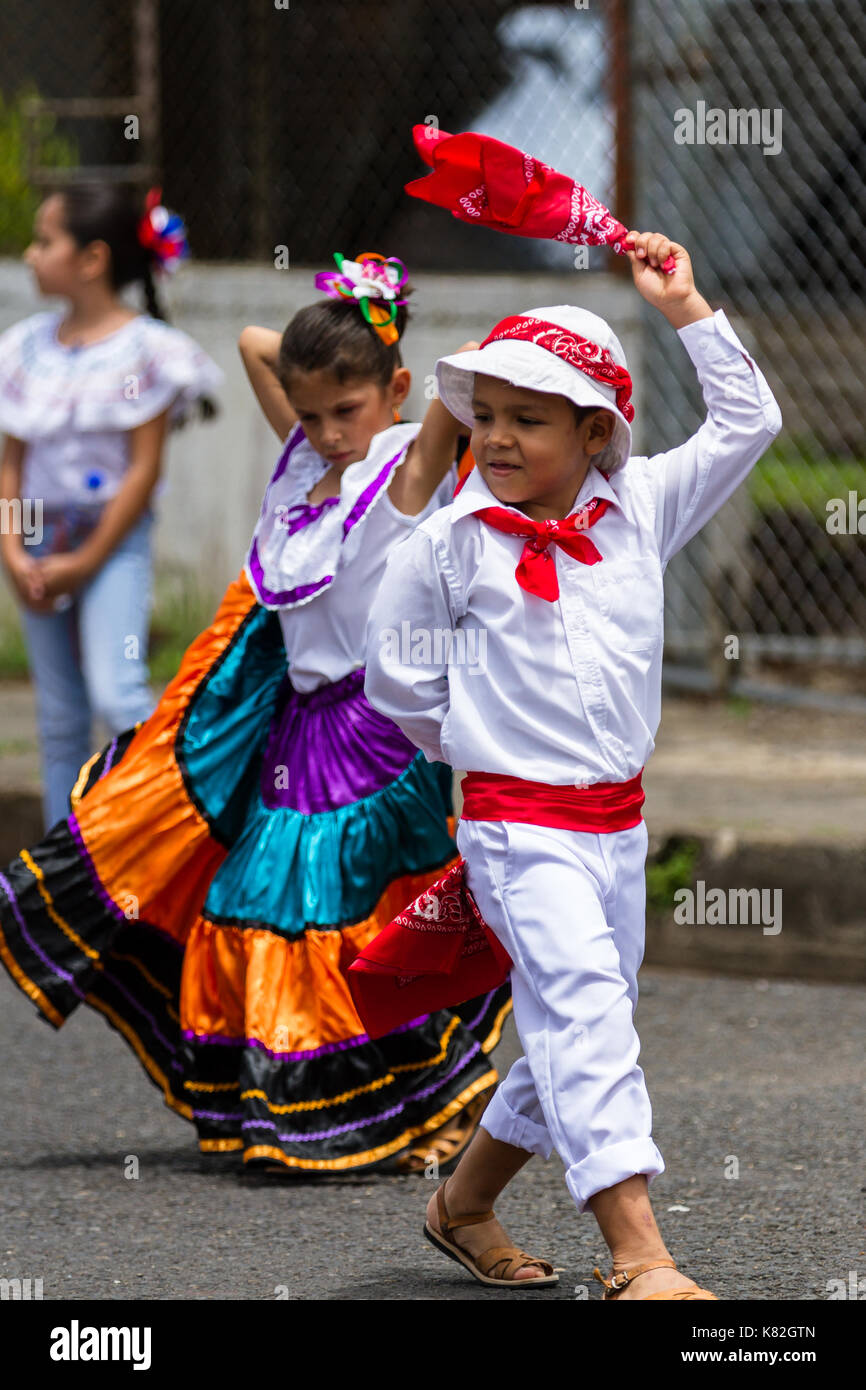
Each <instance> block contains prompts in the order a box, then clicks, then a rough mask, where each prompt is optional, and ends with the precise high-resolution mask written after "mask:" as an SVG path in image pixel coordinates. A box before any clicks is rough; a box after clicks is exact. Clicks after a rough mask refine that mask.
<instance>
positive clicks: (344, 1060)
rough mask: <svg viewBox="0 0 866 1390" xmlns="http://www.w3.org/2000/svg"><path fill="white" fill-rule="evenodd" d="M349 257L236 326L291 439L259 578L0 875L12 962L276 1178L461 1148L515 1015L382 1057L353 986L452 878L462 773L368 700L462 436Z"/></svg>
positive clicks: (214, 1139) (257, 539) (242, 581)
mask: <svg viewBox="0 0 866 1390" xmlns="http://www.w3.org/2000/svg"><path fill="white" fill-rule="evenodd" d="M337 259H338V261H340V262H341V263H342V270H341V272H340V273H339V274H336V273H328V272H325V273H323V274H322V275H321V276H319V277H318V278H317V283H318V285H319V287H320V288H322V289H324V290H325V291H326V293H327V294H328V296H329V297H328V298H327V299H324V300H320V301H319V302H318V303H317V304H314V305H311V306H309V307H307V308H305V309H302V310H300V311H299V313H297V314H296V315H295V317H294V318H293V319H292V321H291V323H290V324H289V326H288V328H287V329H286V331H285V333H284V334H283V335H282V340H281V339H280V335H279V334H275V333H269V332H268V331H267V330H264V329H258V328H249V329H245V330H244V333H243V334H242V335H241V339H240V347H241V352H242V356H243V358H244V361H245V362H246V364H247V368H248V371H249V374H250V377H251V380H252V383H253V385H254V387H255V390H256V393H257V395H258V397H259V400H260V401H261V403H262V407H263V409H264V411H265V413H266V415H267V417H268V419H269V420H270V422H271V424H272V425H273V427H274V429H275V430H276V432H277V434H278V435H279V436H280V438H281V440H284V441H285V443H284V447H283V449H282V452H281V454H280V457H279V461H278V462H277V465H276V468H275V470H274V474H273V477H272V479H271V482H270V484H269V486H268V489H267V492H266V495H265V498H264V502H263V504H262V509H261V515H260V518H259V521H258V524H257V526H256V529H255V534H254V536H253V539H252V543H251V545H250V548H249V553H248V555H247V559H246V563H245V566H244V571H243V572H242V574H241V575H240V576H239V577H238V579H237V580H236V581H235V582H234V583H233V584H231V585H230V587H229V589H228V591H227V593H226V595H225V597H224V599H223V601H222V603H221V605H220V607H219V610H218V612H217V614H216V617H215V619H214V622H213V624H212V625H211V627H210V628H208V629H207V630H206V631H205V632H203V633H202V634H201V635H200V636H199V637H198V638H197V639H196V641H195V642H194V643H193V644H192V646H191V647H190V648H189V650H188V651H187V653H186V655H185V657H184V660H183V663H182V665H181V667H180V670H179V671H178V674H177V676H176V677H175V679H174V680H173V681H172V682H171V684H170V685H169V686H168V688H167V690H166V691H165V694H164V695H163V698H162V699H161V700H160V702H159V704H158V706H157V708H156V710H155V711H154V713H153V715H152V716H151V717H150V718H149V719H148V720H147V721H146V722H145V723H144V724H142V725H141V726H139V728H138V729H137V731H135V730H130V731H128V732H127V733H126V734H124V736H123V737H122V738H121V739H120V740H118V741H117V742H116V743H114V744H112V746H111V747H110V748H109V749H108V750H106V751H105V752H104V753H103V754H101V755H100V756H99V757H98V758H97V759H96V760H95V761H94V762H93V764H92V765H91V766H89V767H88V768H85V769H84V771H83V772H82V776H81V778H80V779H79V783H78V785H77V787H76V788H75V790H74V793H73V798H72V801H73V814H72V815H70V816H69V817H68V819H66V820H64V821H62V822H60V824H58V825H57V826H55V827H54V829H53V830H52V832H51V834H50V835H49V836H48V837H47V838H46V839H45V840H44V841H43V842H42V843H41V844H40V845H39V846H37V847H36V848H35V849H32V850H29V851H28V850H24V851H22V852H21V854H20V856H19V857H18V859H16V860H15V861H14V863H13V864H12V865H10V866H9V867H8V869H7V870H6V873H5V874H3V875H0V928H2V938H0V955H2V958H3V960H4V962H5V964H6V966H7V968H8V969H9V971H10V973H11V974H12V976H13V978H14V979H15V980H16V981H17V983H18V984H19V985H20V986H21V988H22V989H23V990H25V991H26V993H27V994H28V995H29V996H30V997H31V999H33V1001H34V1003H36V1005H37V1006H38V1007H39V1008H40V1010H41V1011H42V1013H43V1014H44V1015H45V1017H46V1018H48V1019H49V1020H50V1021H51V1022H53V1023H54V1024H55V1025H56V1026H58V1027H59V1026H60V1025H61V1024H62V1023H63V1021H64V1019H65V1018H66V1016H67V1015H68V1014H69V1013H70V1012H71V1010H72V1009H73V1008H75V1006H76V1005H77V1004H78V1003H80V1002H81V1001H82V1000H84V1001H85V1002H86V1003H88V1004H90V1005H91V1006H92V1007H94V1008H96V1009H98V1010H99V1011H100V1012H102V1013H103V1014H104V1016H105V1017H106V1018H107V1019H108V1021H109V1023H111V1024H112V1025H113V1026H114V1027H116V1028H118V1029H119V1030H120V1032H121V1033H123V1035H124V1036H125V1037H126V1039H127V1041H128V1042H129V1043H130V1044H131V1046H132V1047H133V1048H134V1049H135V1051H136V1054H137V1055H138V1057H139V1059H140V1060H141V1062H142V1063H143V1065H144V1066H145V1068H146V1069H147V1071H148V1073H149V1075H150V1076H151V1077H152V1079H153V1080H154V1081H155V1082H156V1083H157V1085H159V1087H160V1088H161V1089H162V1091H163V1094H164V1096H165V1099H166V1102H167V1104H168V1105H169V1106H170V1107H171V1108H172V1109H173V1110H175V1111H176V1112H177V1113H178V1114H180V1115H183V1116H184V1117H185V1118H186V1119H189V1120H191V1121H192V1122H193V1123H194V1124H195V1125H196V1128H197V1130H198V1136H199V1145H200V1148H201V1150H202V1151H203V1152H205V1153H209V1154H215V1153H222V1154H226V1153H227V1154H242V1155H243V1159H244V1161H245V1162H246V1163H254V1164H258V1165H260V1166H265V1167H270V1166H273V1167H275V1168H276V1170H277V1171H278V1172H282V1173H285V1172H286V1171H287V1170H304V1171H307V1172H317V1171H323V1172H325V1171H339V1170H344V1169H357V1168H361V1167H367V1168H369V1167H371V1166H374V1165H377V1166H379V1165H386V1164H387V1165H391V1166H394V1165H396V1166H399V1167H401V1168H404V1169H409V1170H411V1169H413V1168H417V1167H419V1166H421V1167H423V1166H424V1162H425V1159H426V1156H427V1155H428V1154H429V1155H430V1156H431V1157H436V1158H438V1159H439V1160H440V1161H441V1160H443V1159H448V1158H453V1157H454V1156H456V1154H457V1153H458V1152H459V1151H460V1150H461V1148H462V1147H464V1146H465V1144H466V1143H467V1142H468V1140H469V1138H470V1137H471V1134H472V1132H473V1130H474V1126H475V1123H476V1122H477V1118H478V1114H479V1113H480V1110H481V1109H482V1108H483V1104H484V1102H485V1100H486V1098H487V1096H488V1095H489V1093H490V1091H491V1089H492V1087H493V1085H494V1084H495V1082H496V1079H497V1077H496V1072H495V1071H494V1070H493V1068H492V1067H491V1066H490V1063H489V1060H488V1057H487V1053H488V1052H489V1051H490V1049H491V1048H492V1047H493V1046H494V1044H495V1042H496V1041H497V1039H498V1036H499V1030H500V1026H501V1020H502V1017H503V1015H504V1013H505V1011H506V1009H507V1008H508V1007H509V1002H508V992H507V989H499V990H496V991H492V992H490V993H489V994H488V995H487V996H486V997H483V998H478V999H475V1000H474V1001H473V1002H472V1003H471V1004H469V1005H464V1006H463V1007H462V1008H460V1009H458V1010H456V1011H438V1012H434V1013H431V1014H428V1015H425V1016H419V1017H416V1018H414V1019H412V1021H411V1023H410V1025H409V1026H407V1027H405V1028H402V1029H399V1030H398V1031H396V1032H395V1033H393V1034H391V1035H390V1036H387V1037H384V1038H381V1039H380V1040H378V1041H376V1042H372V1041H370V1040H369V1038H368V1037H367V1036H366V1035H365V1033H364V1029H363V1027H362V1026H361V1024H360V1021H359V1019H358V1016H357V1013H356V1012H355V1009H354V1007H353V1004H352V1000H351V996H350V993H349V989H348V986H347V982H346V970H347V968H348V966H349V964H350V963H351V961H352V960H353V958H354V956H355V955H356V953H357V952H358V951H359V950H360V949H361V948H362V947H363V946H365V945H366V944H367V943H369V942H370V941H371V940H372V938H373V937H374V936H375V935H376V934H377V933H378V931H379V930H380V928H381V927H382V926H383V925H384V924H385V923H386V922H388V921H389V920H390V918H392V917H393V916H394V914H395V912H396V911H397V909H398V908H399V907H400V906H401V905H402V904H403V903H404V902H405V901H407V899H409V898H411V897H412V896H413V895H414V894H416V893H417V892H419V891H421V890H422V889H423V888H424V887H425V886H426V884H428V883H429V882H431V881H432V880H433V879H435V878H436V877H437V876H438V874H439V873H441V871H442V868H443V866H446V865H448V864H450V863H452V862H455V861H456V860H457V851H456V846H455V843H454V839H453V830H454V823H453V816H452V805H451V772H450V769H449V768H447V767H446V766H445V765H444V764H431V763H430V762H429V761H428V760H426V759H425V758H424V757H423V755H422V754H420V753H418V751H417V750H416V748H415V747H414V745H413V744H412V743H411V742H410V741H409V740H408V739H407V738H406V737H405V736H404V735H403V734H402V733H401V732H400V730H399V729H398V728H397V727H396V725H394V724H392V723H391V722H390V721H389V720H387V719H385V718H383V717H382V716H381V715H379V714H378V713H377V712H376V711H375V710H373V709H372V708H371V707H370V705H369V704H368V703H367V700H366V698H365V696H364V691H363V682H364V665H363V663H364V639H365V624H366V618H367V615H368V613H369V609H370V605H371V603H372V600H373V596H374V594H375V590H376V587H377V585H378V583H379V580H380V578H381V575H382V572H383V569H384V565H385V560H386V558H387V554H388V552H389V550H391V549H392V548H393V547H394V546H396V545H397V544H398V543H400V542H401V541H402V540H403V539H404V538H405V537H406V536H407V535H409V533H410V532H411V530H412V528H413V527H414V526H415V525H416V524H417V522H418V521H419V520H420V519H422V518H423V517H425V516H427V515H428V514H429V513H430V512H432V511H433V510H435V509H436V508H438V507H439V506H441V505H442V504H443V503H444V502H445V501H447V500H448V499H449V498H450V497H451V495H452V492H453V483H454V468H453V459H454V448H455V443H456V439H457V432H458V429H459V426H458V425H457V423H456V422H455V421H454V420H453V419H452V417H451V416H449V414H448V412H447V411H446V410H445V409H444V408H443V407H442V405H441V404H440V403H439V402H435V401H434V402H433V403H431V406H430V409H429V411H428V413H427V415H426V418H425V420H424V423H423V425H417V424H401V423H395V421H396V417H397V414H398V411H399V407H400V405H401V404H402V402H403V401H404V400H405V398H406V395H407V392H408V390H409V386H410V376H409V372H408V371H407V369H406V368H405V367H404V366H403V365H402V361H401V357H400V348H399V335H400V333H401V331H402V328H403V326H404V323H405V320H406V307H405V303H400V302H399V301H400V300H401V299H402V300H405V294H404V293H403V292H402V290H401V288H400V287H401V285H402V282H403V280H404V278H405V274H404V272H403V270H402V268H401V267H400V266H399V263H397V262H395V261H393V260H391V261H385V260H384V259H383V258H382V257H380V256H376V255H374V254H372V253H371V254H370V255H369V256H367V257H364V258H363V259H362V260H361V261H358V262H350V261H344V260H343V259H342V258H341V257H338V258H337ZM356 291H357V293H355V292H356ZM419 1150H420V1151H419ZM418 1151H419V1152H418Z"/></svg>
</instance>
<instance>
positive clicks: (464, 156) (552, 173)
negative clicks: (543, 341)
mask: <svg viewBox="0 0 866 1390" xmlns="http://www.w3.org/2000/svg"><path fill="white" fill-rule="evenodd" d="M412 136H413V139H414V141H415V148H416V149H417V151H418V153H419V154H420V156H421V158H422V159H423V160H424V163H425V164H429V165H430V167H431V168H432V170H433V173H432V174H428V175H427V176H426V177H425V178H423V179H413V181H412V182H411V183H407V184H406V185H405V188H406V192H407V193H411V195H412V197H413V198H423V199H424V201H425V202H428V203H435V204H436V205H437V207H441V208H447V209H448V210H449V212H451V213H452V214H453V215H454V216H455V217H458V218H459V219H460V220H461V222H475V223H477V224H478V225H479V226H482V227H492V228H494V230H495V231H497V232H508V233H510V235H512V236H528V237H540V238H542V239H544V240H546V241H567V242H571V243H573V244H574V245H578V246H610V247H612V249H613V250H614V251H617V252H619V253H620V254H621V255H622V254H624V251H625V248H624V246H623V239H624V238H625V237H626V236H628V231H627V228H625V227H624V226H623V224H622V223H621V222H618V221H617V219H616V218H615V217H614V216H613V214H612V213H611V212H610V211H609V210H608V209H607V208H606V207H605V206H604V204H603V203H600V202H599V201H598V199H597V198H594V197H593V196H592V194H591V193H590V192H588V191H587V189H585V188H584V187H583V185H582V184H579V183H576V182H575V181H574V179H570V178H569V177H568V176H567V175H566V174H559V173H557V171H556V170H555V169H552V168H551V167H550V165H549V164H543V163H542V161H541V160H540V159H535V158H534V157H533V156H532V155H530V154H524V152H523V151H522V150H518V149H516V148H515V147H514V146H513V145H505V144H503V142H502V141H501V140H494V139H493V138H492V137H491V136H489V135H478V134H476V133H475V132H474V131H466V132H465V133H464V134H462V135H449V134H448V132H447V131H444V130H438V129H436V128H435V127H432V126H426V125H416V126H413V127H412ZM675 267H676V262H675V260H674V258H673V256H669V257H668V259H667V260H666V261H665V263H664V265H663V266H662V267H661V268H662V270H664V271H666V272H667V273H668V274H670V272H671V271H673V270H674V269H675Z"/></svg>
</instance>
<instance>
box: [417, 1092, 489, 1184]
mask: <svg viewBox="0 0 866 1390" xmlns="http://www.w3.org/2000/svg"><path fill="white" fill-rule="evenodd" d="M495 1090H496V1087H495V1086H491V1087H489V1089H488V1090H486V1091H482V1092H481V1093H480V1095H477V1096H475V1097H474V1098H473V1099H472V1100H471V1101H470V1102H469V1104H468V1105H465V1106H464V1107H463V1109H462V1110H460V1111H458V1113H457V1114H456V1115H454V1116H453V1117H452V1118H451V1119H450V1120H446V1122H445V1124H444V1125H440V1126H439V1128H438V1129H434V1130H433V1132H432V1134H428V1135H422V1136H421V1138H420V1139H419V1140H418V1142H417V1143H415V1144H414V1145H413V1146H412V1147H411V1148H410V1149H407V1150H406V1151H405V1153H402V1154H400V1156H399V1158H398V1159H397V1161H396V1164H395V1168H396V1170H397V1172H398V1173H423V1172H424V1171H425V1170H426V1168H427V1166H428V1164H429V1163H430V1161H431V1159H432V1160H433V1161H435V1163H436V1165H437V1170H438V1172H439V1173H441V1172H442V1170H443V1168H446V1167H449V1168H450V1167H451V1165H452V1164H454V1163H455V1162H456V1161H457V1159H458V1158H459V1157H460V1155H461V1154H462V1153H463V1150H464V1149H466V1148H468V1147H469V1143H470V1140H471V1139H472V1136H473V1134H474V1133H475V1131H476V1129H477V1128H478V1121H479V1120H480V1119H481V1116H482V1115H483V1114H484V1111H485V1110H486V1109H487V1105H488V1102H489V1101H490V1098H491V1096H492V1095H493V1092H494V1091H495Z"/></svg>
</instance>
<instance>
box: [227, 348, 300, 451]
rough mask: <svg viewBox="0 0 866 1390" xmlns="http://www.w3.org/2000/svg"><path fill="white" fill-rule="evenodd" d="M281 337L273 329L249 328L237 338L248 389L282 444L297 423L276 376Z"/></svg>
mask: <svg viewBox="0 0 866 1390" xmlns="http://www.w3.org/2000/svg"><path fill="white" fill-rule="evenodd" d="M281 341H282V334H281V333H278V332H277V331H276V329H273V328H257V327H255V326H254V325H252V324H251V325H250V326H249V327H248V328H245V329H244V330H243V332H242V333H241V335H240V337H239V338H238V350H239V351H240V354H241V358H242V360H243V364H244V367H245V368H246V373H247V376H248V377H249V380H250V385H251V386H252V388H253V391H254V392H255V394H256V400H257V401H258V403H259V405H260V406H261V408H262V413H263V415H264V417H265V419H266V420H267V422H268V424H269V425H270V426H271V429H272V430H273V431H274V433H275V434H277V435H278V436H279V438H280V440H284V439H285V438H286V436H287V435H288V434H289V432H290V430H291V429H292V428H293V427H294V425H295V424H296V423H297V418H298V417H297V415H296V414H295V412H294V411H293V410H292V407H291V406H290V405H289V402H288V398H287V396H286V393H285V391H284V390H283V388H282V385H281V383H280V379H279V377H278V376H277V362H278V360H279V353H280V343H281Z"/></svg>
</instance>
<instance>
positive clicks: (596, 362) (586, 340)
mask: <svg viewBox="0 0 866 1390" xmlns="http://www.w3.org/2000/svg"><path fill="white" fill-rule="evenodd" d="M477 376H491V377H496V378H498V379H499V380H500V381H506V382H509V383H510V384H511V385H513V386H517V387H524V388H525V389H526V390H529V391H540V392H544V393H547V394H550V395H556V396H564V397H565V398H566V400H570V401H571V402H572V403H573V404H574V405H576V406H578V407H589V408H591V409H595V410H607V411H609V412H610V414H611V415H612V416H613V430H612V434H611V438H610V439H609V440H608V442H607V444H606V445H605V446H604V448H603V449H602V450H601V451H600V452H599V453H598V454H597V455H596V456H595V457H594V460H593V461H594V464H595V467H596V468H597V469H598V470H599V472H600V473H604V474H605V475H607V476H608V477H609V476H610V475H611V474H613V473H615V472H616V471H617V470H618V469H619V468H622V467H623V465H624V464H625V463H626V462H627V461H628V458H629V455H630V454H631V447H632V436H631V421H632V420H633V419H634V416H635V411H634V406H633V405H632V403H631V400H630V396H631V391H632V381H631V377H630V375H629V371H628V366H627V363H626V358H625V353H624V351H623V348H622V344H621V343H620V341H619V339H618V338H617V336H616V334H615V333H614V331H613V329H612V328H611V326H610V324H609V323H607V322H606V321H605V320H604V319H603V318H600V317H599V315H598V314H593V313H592V312H590V310H588V309H582V308H580V307H579V306H578V305H576V304H545V305H542V306H534V307H532V308H527V309H524V310H522V312H521V313H519V314H514V315H511V316H510V317H508V318H505V319H502V320H500V322H499V323H497V324H496V325H495V327H494V328H493V329H491V331H490V333H488V335H487V337H486V338H485V339H484V342H483V343H482V344H481V346H480V347H478V348H472V349H465V350H463V351H462V352H457V353H452V354H451V355H450V356H448V357H440V358H439V361H438V362H437V363H436V382H437V389H438V392H439V398H440V400H441V401H442V404H443V405H444V406H445V409H446V410H448V411H450V412H451V414H452V415H453V416H454V418H455V419H456V420H460V421H461V422H462V423H463V424H465V425H467V426H468V427H469V429H470V430H472V429H474V428H475V427H476V420H475V408H474V395H475V380H476V377H477ZM482 394H483V393H482Z"/></svg>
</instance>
